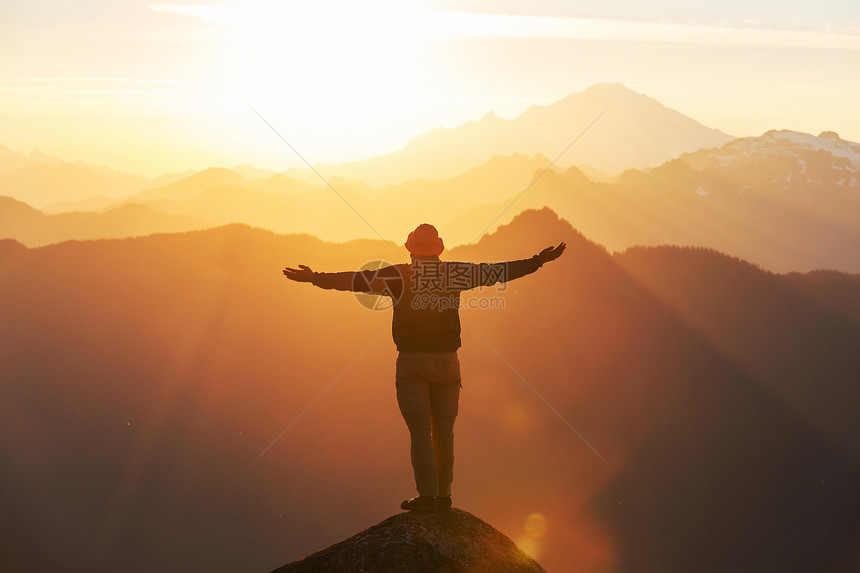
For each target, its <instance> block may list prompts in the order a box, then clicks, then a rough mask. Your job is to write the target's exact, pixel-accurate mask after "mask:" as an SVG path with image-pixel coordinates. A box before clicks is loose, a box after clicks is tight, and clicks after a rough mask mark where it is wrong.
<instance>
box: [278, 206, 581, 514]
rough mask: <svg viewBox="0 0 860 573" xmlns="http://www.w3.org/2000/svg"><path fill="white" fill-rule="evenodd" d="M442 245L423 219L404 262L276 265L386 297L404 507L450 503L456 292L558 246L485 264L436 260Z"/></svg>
mask: <svg viewBox="0 0 860 573" xmlns="http://www.w3.org/2000/svg"><path fill="white" fill-rule="evenodd" d="M444 248H445V247H444V245H443V243H442V239H441V238H440V237H439V234H438V233H437V231H436V228H435V227H433V226H432V225H428V224H426V223H425V224H423V225H419V226H418V228H416V229H415V230H414V231H413V232H411V233H410V234H409V238H408V239H407V240H406V249H407V250H408V251H409V253H410V255H411V257H412V262H411V263H410V264H399V265H390V266H386V267H382V268H380V269H378V270H366V271H359V272H341V273H317V272H313V271H312V270H311V269H310V268H309V267H307V266H305V265H299V268H298V269H294V268H290V267H287V268H286V269H284V275H286V277H287V278H288V279H291V280H294V281H299V282H310V283H312V284H314V285H316V286H318V287H320V288H324V289H335V290H343V291H354V292H365V293H375V294H380V295H385V296H389V297H391V299H392V301H393V308H394V316H393V320H392V325H391V332H392V335H393V338H394V343H395V345H396V346H397V351H398V354H397V368H396V375H395V385H396V387H397V403H398V405H399V406H400V412H401V414H403V419H404V420H405V421H406V425H407V427H408V428H409V434H410V437H411V441H412V448H411V454H412V469H413V471H414V473H415V485H416V488H417V489H418V497H414V498H412V499H409V500H407V501H404V502H403V503H402V504H401V505H400V507H401V508H402V509H407V510H410V511H420V512H429V511H436V510H442V511H447V510H448V509H450V508H451V482H452V481H453V479H454V420H455V419H456V417H457V409H458V404H459V399H460V388H461V385H460V361H459V359H458V358H457V349H458V348H459V347H460V316H459V306H460V293H461V292H462V291H464V290H469V289H472V288H476V287H480V286H491V285H494V284H496V283H500V282H501V283H504V282H507V281H511V280H513V279H516V278H519V277H522V276H525V275H527V274H530V273H533V272H535V271H536V270H538V269H539V268H540V267H541V266H542V265H543V264H544V263H547V262H549V261H553V260H555V259H557V258H558V257H560V256H561V254H562V253H563V252H564V248H565V244H564V243H561V244H559V245H558V246H557V247H547V248H546V249H544V250H542V251H541V252H540V253H539V254H537V255H535V256H533V257H531V258H529V259H523V260H519V261H509V262H504V263H493V264H488V263H482V264H473V263H458V262H450V261H441V260H439V255H441V254H442V251H443V250H444Z"/></svg>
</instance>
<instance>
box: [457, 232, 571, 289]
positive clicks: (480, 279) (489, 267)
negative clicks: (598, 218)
mask: <svg viewBox="0 0 860 573" xmlns="http://www.w3.org/2000/svg"><path fill="white" fill-rule="evenodd" d="M566 246H567V245H565V244H564V243H563V242H562V243H559V245H558V246H557V247H547V248H545V249H544V250H542V251H541V252H540V253H538V254H537V255H535V256H533V257H531V258H528V259H521V260H517V261H506V262H503V263H480V264H478V265H476V266H477V272H475V273H474V276H475V279H476V281H475V284H474V285H473V287H472V288H475V287H478V286H492V285H494V284H496V283H499V282H510V281H512V280H515V279H518V278H520V277H524V276H526V275H530V274H532V273H533V272H535V271H537V270H538V269H539V268H541V267H542V266H543V265H544V264H545V263H548V262H550V261H554V260H556V259H557V258H559V257H560V256H561V254H562V253H563V252H564V249H565V247H566Z"/></svg>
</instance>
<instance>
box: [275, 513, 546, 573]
mask: <svg viewBox="0 0 860 573" xmlns="http://www.w3.org/2000/svg"><path fill="white" fill-rule="evenodd" d="M328 571H355V572H367V573H370V572H376V571H379V572H383V571H384V572H386V573H389V572H392V571H409V572H411V573H423V572H427V573H438V572H443V571H444V572H448V573H456V572H459V571H463V572H465V571H498V572H510V573H514V572H520V571H522V572H540V571H544V568H543V567H541V566H540V565H538V564H537V562H536V561H535V560H533V559H532V558H530V557H529V556H528V555H526V554H525V553H523V552H522V551H521V550H520V549H519V548H518V547H517V546H516V545H515V544H514V542H513V541H511V540H510V539H508V538H507V537H506V536H505V535H503V534H502V533H500V532H499V531H498V530H496V529H495V528H494V527H493V526H491V525H489V524H488V523H485V522H484V521H482V520H480V519H478V518H477V517H475V516H474V515H472V514H471V513H468V512H466V511H462V510H459V509H453V510H451V511H450V512H447V513H432V514H417V513H401V514H398V515H394V516H392V517H389V518H388V519H386V520H385V521H382V522H380V523H378V524H376V525H374V526H373V527H371V528H369V529H366V530H364V531H362V532H361V533H358V534H356V535H353V536H352V537H350V538H349V539H345V540H344V541H341V542H340V543H336V544H334V545H332V546H331V547H327V548H326V549H323V550H322V551H318V552H316V553H313V554H311V555H308V556H307V557H305V558H304V559H301V560H299V561H296V562H294V563H290V564H288V565H284V566H283V567H280V568H278V569H275V571H273V572H272V573H299V572H300V573H313V572H320V573H323V572H328Z"/></svg>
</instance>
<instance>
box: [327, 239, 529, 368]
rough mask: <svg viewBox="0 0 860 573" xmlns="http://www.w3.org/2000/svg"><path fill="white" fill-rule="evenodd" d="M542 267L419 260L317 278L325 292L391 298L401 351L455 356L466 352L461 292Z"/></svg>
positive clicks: (523, 263) (526, 263)
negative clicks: (462, 349)
mask: <svg viewBox="0 0 860 573" xmlns="http://www.w3.org/2000/svg"><path fill="white" fill-rule="evenodd" d="M540 267H541V262H540V259H539V258H538V257H537V255H535V256H534V257H532V258H530V259H523V260H519V261H508V262H504V263H481V264H474V263H460V262H453V261H441V260H439V257H415V258H414V260H413V261H412V263H411V264H399V265H390V266H387V267H382V268H380V269H378V270H366V271H359V272H342V273H314V277H313V281H312V282H313V284H314V285H316V286H318V287H321V288H324V289H335V290H344V291H353V292H366V293H375V294H380V295H385V296H390V297H391V298H392V300H393V303H394V305H393V306H394V317H393V319H392V323H391V334H392V336H393V338H394V344H395V345H396V346H397V350H399V351H400V352H451V351H455V350H457V349H458V348H459V347H460V314H459V306H460V293H461V292H462V291H464V290H469V289H473V288H476V287H480V286H492V285H494V284H496V283H504V282H507V281H512V280H514V279H517V278H520V277H522V276H525V275H528V274H531V273H533V272H535V271H536V270H538V269H539V268H540Z"/></svg>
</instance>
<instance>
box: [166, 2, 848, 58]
mask: <svg viewBox="0 0 860 573" xmlns="http://www.w3.org/2000/svg"><path fill="white" fill-rule="evenodd" d="M149 7H150V8H151V9H153V10H156V11H159V12H170V13H174V14H178V15H181V16H192V17H196V18H199V19H202V20H205V21H209V22H213V23H221V24H240V23H241V22H247V21H249V20H250V21H253V20H256V19H258V18H263V17H266V15H268V16H274V15H275V13H277V15H292V11H291V9H290V8H289V7H287V6H279V7H274V8H270V10H269V11H273V13H272V14H268V12H267V13H266V14H264V13H263V12H260V13H257V12H256V11H252V10H248V9H246V8H244V7H241V6H223V5H222V6H206V5H197V4H195V5H186V4H151V5H150V6H149ZM369 9H370V10H376V11H378V12H380V13H384V14H386V15H387V16H389V17H392V16H393V17H394V19H396V20H397V22H398V24H399V25H400V26H401V27H402V28H403V29H406V30H408V31H409V33H410V34H412V35H415V34H417V35H422V36H436V37H454V38H458V37H459V38H482V37H483V38H545V39H567V40H603V41H621V42H646V43H647V42H658V43H673V44H698V45H731V46H742V45H746V46H765V47H795V48H815V49H833V50H860V33H858V32H857V30H856V29H852V28H847V29H844V30H840V31H824V30H810V29H805V30H804V29H790V28H785V29H782V28H768V27H755V26H733V25H711V24H695V23H677V22H666V21H662V22H659V21H640V20H619V19H602V18H571V17H547V16H524V15H509V14H476V13H464V12H436V11H410V10H397V11H396V12H393V11H392V10H391V9H390V5H386V4H383V5H376V6H374V5H371V6H370V7H369ZM309 15H310V14H309V13H308V11H306V10H301V11H299V12H297V13H296V14H295V16H298V17H301V16H309ZM392 32H395V31H394V30H392Z"/></svg>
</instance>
